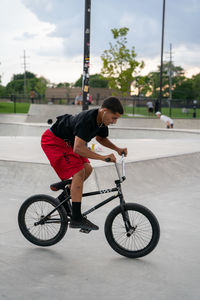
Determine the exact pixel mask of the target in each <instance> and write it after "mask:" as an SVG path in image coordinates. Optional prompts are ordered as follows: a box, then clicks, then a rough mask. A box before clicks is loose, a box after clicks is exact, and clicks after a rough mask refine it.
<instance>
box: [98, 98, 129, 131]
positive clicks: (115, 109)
mask: <svg viewBox="0 0 200 300" xmlns="http://www.w3.org/2000/svg"><path fill="white" fill-rule="evenodd" d="M123 113H124V109H123V106H122V104H121V102H120V101H119V99H118V98H116V97H108V98H106V99H105V100H104V101H103V104H102V106H101V116H102V120H101V122H102V123H104V125H106V126H108V125H110V124H115V123H116V122H117V120H118V118H119V117H120V116H121V115H122V114H123Z"/></svg>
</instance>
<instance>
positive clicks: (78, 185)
mask: <svg viewBox="0 0 200 300" xmlns="http://www.w3.org/2000/svg"><path fill="white" fill-rule="evenodd" d="M85 165H88V164H85ZM85 165H84V168H83V169H82V170H81V171H79V172H78V173H76V174H74V176H73V178H72V185H71V197H72V219H71V222H70V227H71V228H82V229H86V230H98V229H99V228H98V226H96V225H95V224H93V223H92V222H90V221H89V220H87V219H86V218H84V217H83V216H82V214H81V200H82V192H83V182H84V180H85V179H87V178H88V176H89V175H90V174H91V170H92V168H91V166H85Z"/></svg>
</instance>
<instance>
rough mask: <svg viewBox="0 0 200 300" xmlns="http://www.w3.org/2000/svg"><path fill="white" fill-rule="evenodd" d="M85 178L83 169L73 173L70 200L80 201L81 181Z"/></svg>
mask: <svg viewBox="0 0 200 300" xmlns="http://www.w3.org/2000/svg"><path fill="white" fill-rule="evenodd" d="M84 180H85V169H82V170H80V171H79V172H78V173H76V174H74V176H73V178H72V184H71V197H72V202H81V199H82V192H83V182H84Z"/></svg>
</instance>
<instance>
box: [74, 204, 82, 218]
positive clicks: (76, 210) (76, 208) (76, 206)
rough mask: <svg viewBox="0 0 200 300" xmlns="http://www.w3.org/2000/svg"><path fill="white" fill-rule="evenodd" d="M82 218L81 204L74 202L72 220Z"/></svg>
mask: <svg viewBox="0 0 200 300" xmlns="http://www.w3.org/2000/svg"><path fill="white" fill-rule="evenodd" d="M81 218H82V215H81V202H72V219H73V220H80V219H81Z"/></svg>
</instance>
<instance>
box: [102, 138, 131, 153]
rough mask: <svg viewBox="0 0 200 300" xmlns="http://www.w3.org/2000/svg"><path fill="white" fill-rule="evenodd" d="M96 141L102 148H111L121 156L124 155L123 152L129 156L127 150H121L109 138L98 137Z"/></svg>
mask: <svg viewBox="0 0 200 300" xmlns="http://www.w3.org/2000/svg"><path fill="white" fill-rule="evenodd" d="M96 140H97V142H98V143H99V144H101V145H102V146H104V147H107V148H110V149H112V150H115V151H116V152H117V153H118V154H119V155H122V152H124V153H125V156H126V155H127V148H119V147H117V146H116V145H114V144H113V143H112V142H111V141H110V140H109V139H108V138H104V137H100V136H96Z"/></svg>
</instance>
